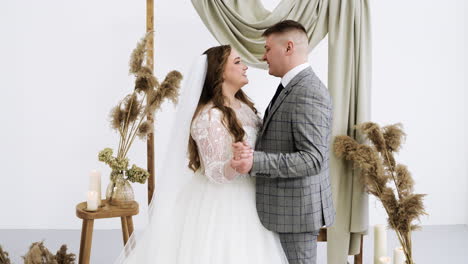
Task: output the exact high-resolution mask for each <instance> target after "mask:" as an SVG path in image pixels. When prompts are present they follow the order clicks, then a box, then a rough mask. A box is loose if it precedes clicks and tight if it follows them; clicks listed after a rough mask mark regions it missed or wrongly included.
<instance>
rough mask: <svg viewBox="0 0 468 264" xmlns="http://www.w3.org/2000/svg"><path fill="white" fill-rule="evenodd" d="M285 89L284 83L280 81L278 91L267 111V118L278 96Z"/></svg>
mask: <svg viewBox="0 0 468 264" xmlns="http://www.w3.org/2000/svg"><path fill="white" fill-rule="evenodd" d="M283 89H284V87H283V84H282V83H280V85H278V88H277V89H276V93H275V95H274V96H273V99H271V102H270V104H269V105H268V108H267V110H266V111H265V118H266V117H267V116H268V113H269V112H270V110H271V108H272V107H273V105H274V104H275V101H276V98H278V96H279V94H280V93H281V91H283Z"/></svg>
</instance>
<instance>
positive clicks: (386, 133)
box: [334, 122, 426, 264]
mask: <svg viewBox="0 0 468 264" xmlns="http://www.w3.org/2000/svg"><path fill="white" fill-rule="evenodd" d="M356 128H357V129H358V131H359V132H361V133H362V134H364V135H365V136H366V137H367V139H368V140H369V141H370V142H371V143H372V145H371V146H368V145H365V144H359V143H358V142H356V140H354V139H353V138H351V137H349V136H337V137H336V138H335V142H334V151H335V154H336V155H337V157H339V158H344V159H346V160H350V161H352V162H353V164H354V167H357V168H359V169H361V172H360V180H361V182H362V183H363V185H364V188H365V190H366V191H367V192H368V193H369V194H372V195H374V196H375V197H376V198H378V199H379V200H380V201H381V202H382V205H383V207H384V208H385V210H386V212H387V214H388V224H389V226H390V228H392V229H394V230H395V232H396V234H397V236H398V239H399V241H400V243H401V245H402V246H403V251H404V252H405V256H406V259H407V264H413V263H414V262H413V258H412V247H411V231H412V230H415V229H417V228H418V225H416V224H414V223H413V222H414V221H416V220H419V218H420V217H421V216H422V215H426V212H425V210H424V204H423V198H424V196H425V194H414V193H413V190H414V180H413V178H412V177H411V174H410V172H409V171H408V168H407V167H406V166H405V165H402V164H396V162H395V157H394V152H397V151H399V150H400V148H401V144H402V142H403V140H404V139H405V136H406V134H405V133H404V132H403V128H402V125H401V124H394V125H390V126H385V127H383V128H380V126H379V125H378V124H375V123H372V122H367V123H362V124H359V125H357V126H356Z"/></svg>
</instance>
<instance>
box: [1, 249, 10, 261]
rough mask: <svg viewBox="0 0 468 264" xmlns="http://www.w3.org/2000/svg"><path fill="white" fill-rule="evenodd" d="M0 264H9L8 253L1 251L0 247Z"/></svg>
mask: <svg viewBox="0 0 468 264" xmlns="http://www.w3.org/2000/svg"><path fill="white" fill-rule="evenodd" d="M0 264H11V262H10V257H9V256H8V252H6V251H3V248H2V246H0Z"/></svg>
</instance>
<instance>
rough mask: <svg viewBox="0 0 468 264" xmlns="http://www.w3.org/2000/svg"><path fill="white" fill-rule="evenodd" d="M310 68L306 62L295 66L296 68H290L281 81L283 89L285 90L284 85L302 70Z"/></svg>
mask: <svg viewBox="0 0 468 264" xmlns="http://www.w3.org/2000/svg"><path fill="white" fill-rule="evenodd" d="M307 67H310V64H309V63H308V62H306V63H303V64H300V65H297V66H296V67H294V68H292V69H291V70H289V71H288V72H287V73H286V74H285V75H284V76H283V78H282V79H281V84H282V85H283V87H284V88H286V85H288V83H289V82H290V81H291V80H292V79H293V78H294V77H296V75H297V74H298V73H300V72H301V71H302V70H304V69H305V68H307Z"/></svg>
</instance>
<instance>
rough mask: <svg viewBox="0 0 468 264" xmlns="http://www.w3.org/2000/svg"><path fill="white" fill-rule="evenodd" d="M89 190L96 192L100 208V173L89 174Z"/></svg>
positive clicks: (92, 172) (95, 171)
mask: <svg viewBox="0 0 468 264" xmlns="http://www.w3.org/2000/svg"><path fill="white" fill-rule="evenodd" d="M89 190H90V191H95V192H97V197H98V199H97V200H98V206H101V197H102V196H101V173H100V172H99V171H97V170H92V171H91V173H90V174H89Z"/></svg>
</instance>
